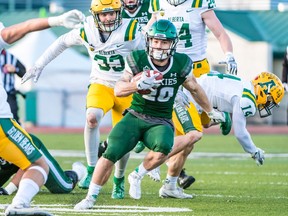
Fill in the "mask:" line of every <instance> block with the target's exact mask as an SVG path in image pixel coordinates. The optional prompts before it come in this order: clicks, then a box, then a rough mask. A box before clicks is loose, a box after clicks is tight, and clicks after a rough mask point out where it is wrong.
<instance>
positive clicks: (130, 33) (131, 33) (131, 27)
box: [124, 19, 138, 41]
mask: <svg viewBox="0 0 288 216" xmlns="http://www.w3.org/2000/svg"><path fill="white" fill-rule="evenodd" d="M137 26H138V24H137V20H136V19H134V20H132V19H131V20H130V23H129V24H128V26H127V29H126V32H125V36H124V41H131V40H134V39H135V34H136V30H137Z"/></svg>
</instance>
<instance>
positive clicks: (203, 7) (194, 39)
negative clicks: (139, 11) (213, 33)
mask: <svg viewBox="0 0 288 216" xmlns="http://www.w3.org/2000/svg"><path fill="white" fill-rule="evenodd" d="M215 7H216V5H215V1H214V0H203V1H199V0H187V1H185V2H184V3H183V4H180V5H178V6H173V5H171V4H169V3H168V2H167V0H151V4H150V8H149V12H150V13H154V14H156V17H157V20H158V19H168V20H169V21H171V22H172V23H173V24H174V25H175V27H176V28H177V32H178V35H179V42H178V44H177V49H176V51H177V52H180V53H185V54H187V55H188V56H189V57H190V58H191V59H192V60H193V61H194V62H195V61H200V60H203V59H205V58H206V57H207V56H206V48H207V33H206V25H205V23H204V22H203V19H202V16H201V15H202V13H204V12H206V11H208V10H213V9H214V8H215Z"/></svg>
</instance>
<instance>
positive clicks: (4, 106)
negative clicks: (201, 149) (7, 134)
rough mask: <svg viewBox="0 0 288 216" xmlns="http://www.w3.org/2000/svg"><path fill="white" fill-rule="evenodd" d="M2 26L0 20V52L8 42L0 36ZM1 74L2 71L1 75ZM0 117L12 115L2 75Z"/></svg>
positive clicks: (10, 116) (0, 82) (11, 116)
mask: <svg viewBox="0 0 288 216" xmlns="http://www.w3.org/2000/svg"><path fill="white" fill-rule="evenodd" d="M3 28H4V26H3V24H2V23H1V22H0V52H1V51H2V49H3V48H4V47H6V46H7V45H8V44H7V43H6V42H5V41H4V40H3V38H2V36H1V31H2V29H3ZM0 76H2V73H1V75H0ZM0 97H1V99H0V118H13V115H12V113H11V109H10V106H9V104H8V102H7V93H6V91H5V89H4V87H3V81H2V77H0Z"/></svg>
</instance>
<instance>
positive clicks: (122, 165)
mask: <svg viewBox="0 0 288 216" xmlns="http://www.w3.org/2000/svg"><path fill="white" fill-rule="evenodd" d="M129 156H130V153H129V152H128V153H127V154H126V155H124V156H123V157H122V158H121V159H120V160H118V161H117V162H116V163H115V171H114V176H115V177H116V178H122V177H123V176H124V175H125V170H126V165H127V162H128V159H129Z"/></svg>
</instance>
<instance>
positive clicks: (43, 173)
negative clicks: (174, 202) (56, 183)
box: [28, 166, 48, 184]
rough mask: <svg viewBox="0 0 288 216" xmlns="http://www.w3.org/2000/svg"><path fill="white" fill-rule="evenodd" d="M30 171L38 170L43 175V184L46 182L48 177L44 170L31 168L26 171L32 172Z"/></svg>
mask: <svg viewBox="0 0 288 216" xmlns="http://www.w3.org/2000/svg"><path fill="white" fill-rule="evenodd" d="M32 169H35V170H38V171H39V172H40V173H41V174H42V175H43V178H44V184H45V183H46V181H47V178H48V175H47V173H46V172H45V170H44V169H43V168H42V167H40V166H31V167H30V168H29V169H28V170H32Z"/></svg>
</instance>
